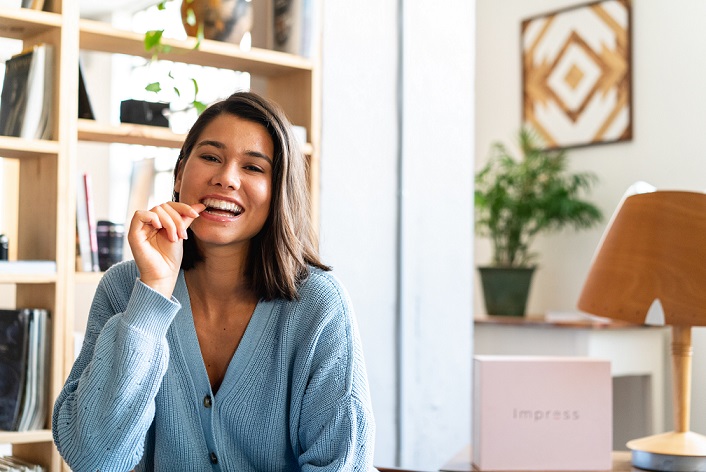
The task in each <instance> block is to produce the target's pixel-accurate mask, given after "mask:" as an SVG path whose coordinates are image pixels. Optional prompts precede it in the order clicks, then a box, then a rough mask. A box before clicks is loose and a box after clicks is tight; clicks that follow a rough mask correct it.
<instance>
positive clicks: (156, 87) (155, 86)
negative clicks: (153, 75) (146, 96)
mask: <svg viewBox="0 0 706 472" xmlns="http://www.w3.org/2000/svg"><path fill="white" fill-rule="evenodd" d="M145 90H147V91H148V92H155V93H158V92H160V91H161V90H162V86H161V85H160V84H159V82H152V83H151V84H147V86H146V87H145Z"/></svg>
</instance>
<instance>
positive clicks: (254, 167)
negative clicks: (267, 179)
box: [245, 165, 264, 172]
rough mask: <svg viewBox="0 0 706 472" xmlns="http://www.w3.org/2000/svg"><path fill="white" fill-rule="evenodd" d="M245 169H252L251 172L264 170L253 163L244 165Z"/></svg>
mask: <svg viewBox="0 0 706 472" xmlns="http://www.w3.org/2000/svg"><path fill="white" fill-rule="evenodd" d="M245 169H247V170H250V171H253V172H264V171H263V170H262V168H261V167H258V166H255V165H248V166H245Z"/></svg>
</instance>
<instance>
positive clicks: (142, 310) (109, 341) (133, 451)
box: [52, 266, 180, 472]
mask: <svg viewBox="0 0 706 472" xmlns="http://www.w3.org/2000/svg"><path fill="white" fill-rule="evenodd" d="M112 270H113V271H114V272H120V271H121V270H122V271H123V274H122V275H123V277H122V278H121V277H119V276H118V275H119V274H115V273H113V274H111V272H110V271H109V272H108V273H106V275H105V276H104V278H103V280H102V281H101V283H100V284H99V286H98V289H97V291H96V295H95V297H94V299H93V303H92V305H91V310H90V313H89V320H88V326H87V329H86V336H85V340H84V344H83V347H82V349H81V353H80V355H79V357H78V358H77V360H76V362H75V363H74V366H73V368H72V370H71V373H70V374H69V378H68V379H67V381H66V383H65V385H64V387H63V389H62V391H61V393H60V394H59V396H58V398H57V400H56V403H55V404H54V412H53V417H52V432H53V436H54V442H55V443H56V445H57V448H58V450H59V452H60V454H61V456H62V457H63V458H64V460H65V461H66V462H67V463H68V464H69V466H70V467H71V469H72V470H76V471H88V470H91V471H95V470H101V471H104V472H105V471H113V470H115V471H126V470H130V469H132V468H133V467H134V466H135V465H136V464H137V463H138V462H139V461H140V459H141V458H142V455H143V451H144V440H145V435H146V433H147V431H148V429H149V427H150V425H151V424H152V420H153V418H154V412H155V401H154V399H155V396H156V395H157V392H158V391H159V388H160V385H161V382H162V378H163V377H164V374H165V372H166V370H167V367H168V360H169V348H168V345H167V340H166V333H167V330H168V329H169V326H170V324H171V322H172V320H173V319H174V316H175V315H176V313H177V311H178V310H179V308H180V305H179V303H178V301H176V299H174V298H172V299H171V300H168V299H166V298H165V297H163V296H162V295H160V294H159V293H157V292H155V291H153V290H152V289H150V288H149V287H147V286H146V285H144V284H143V283H142V282H141V281H140V280H139V279H136V278H135V277H134V276H133V277H132V278H128V277H125V276H124V275H125V273H126V272H128V271H127V270H125V266H123V267H122V268H121V267H120V266H116V267H114V268H113V269H112ZM111 276H112V277H111ZM121 280H122V283H121ZM131 284H132V285H131Z"/></svg>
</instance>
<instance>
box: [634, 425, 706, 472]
mask: <svg viewBox="0 0 706 472" xmlns="http://www.w3.org/2000/svg"><path fill="white" fill-rule="evenodd" d="M627 446H628V448H629V449H631V450H632V465H633V466H635V467H638V468H640V469H647V470H658V471H666V472H706V436H702V435H700V434H697V433H694V432H691V431H687V432H684V433H677V432H669V433H662V434H656V435H654V436H648V437H646V438H641V439H634V440H632V441H629V442H628V443H627Z"/></svg>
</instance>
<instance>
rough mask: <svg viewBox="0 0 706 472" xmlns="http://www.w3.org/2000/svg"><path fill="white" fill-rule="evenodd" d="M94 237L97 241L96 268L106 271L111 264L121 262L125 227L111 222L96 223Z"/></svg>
mask: <svg viewBox="0 0 706 472" xmlns="http://www.w3.org/2000/svg"><path fill="white" fill-rule="evenodd" d="M96 235H97V239H98V266H99V267H100V270H102V271H106V270H108V269H109V268H110V266H112V265H113V264H117V263H118V262H120V261H122V260H123V238H124V237H125V225H122V224H119V223H113V222H111V221H99V222H98V223H96Z"/></svg>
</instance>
